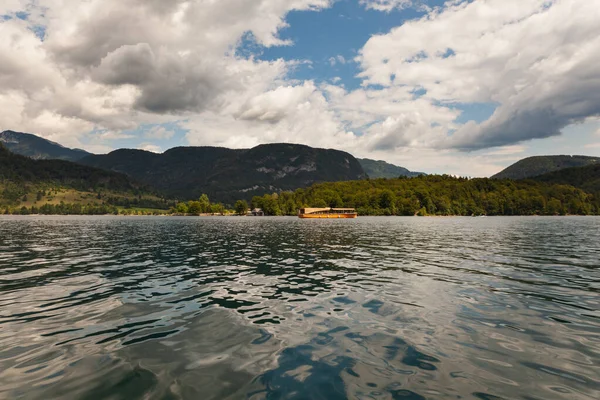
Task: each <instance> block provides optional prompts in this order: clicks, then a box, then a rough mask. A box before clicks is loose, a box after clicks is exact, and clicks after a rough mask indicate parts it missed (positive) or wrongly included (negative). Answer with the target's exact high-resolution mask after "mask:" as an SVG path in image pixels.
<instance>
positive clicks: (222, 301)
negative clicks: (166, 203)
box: [0, 216, 600, 400]
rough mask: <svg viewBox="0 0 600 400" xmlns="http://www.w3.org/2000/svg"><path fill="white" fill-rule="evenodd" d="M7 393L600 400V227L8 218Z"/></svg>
mask: <svg viewBox="0 0 600 400" xmlns="http://www.w3.org/2000/svg"><path fill="white" fill-rule="evenodd" d="M0 398H11V399H12V398H24V399H54V398H61V399H202V400H204V399H253V400H254V399H328V400H329V399H334V400H335V399H394V400H395V399H404V400H408V399H411V400H412V399H527V400H532V399H544V400H545V399H599V398H600V218H597V217H515V218H513V217H496V218H492V217H490V218H470V217H467V218H417V217H412V218H400V217H390V218H387V217H379V218H378V217H373V218H367V217H361V218H358V219H356V220H300V219H297V218H268V217H266V218H251V217H246V218H243V217H240V218H238V217H228V218H223V217H221V218H218V217H216V218H176V217H36V216H32V217H9V216H6V217H0Z"/></svg>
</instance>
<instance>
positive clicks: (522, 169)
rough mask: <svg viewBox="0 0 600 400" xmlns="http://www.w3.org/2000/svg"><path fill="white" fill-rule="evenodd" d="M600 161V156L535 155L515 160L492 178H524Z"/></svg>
mask: <svg viewBox="0 0 600 400" xmlns="http://www.w3.org/2000/svg"><path fill="white" fill-rule="evenodd" d="M599 162H600V157H588V156H536V157H529V158H525V159H523V160H520V161H517V162H516V163H515V164H513V165H511V166H509V167H508V168H506V169H504V170H503V171H501V172H499V173H497V174H496V175H494V176H492V178H493V179H507V178H508V179H526V178H531V177H534V176H538V175H543V174H547V173H549V172H554V171H559V170H561V169H565V168H573V167H583V166H586V165H591V164H595V163H599Z"/></svg>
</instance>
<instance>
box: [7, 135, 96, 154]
mask: <svg viewBox="0 0 600 400" xmlns="http://www.w3.org/2000/svg"><path fill="white" fill-rule="evenodd" d="M0 143H2V144H4V146H5V147H6V148H7V149H8V150H10V151H11V152H12V153H15V154H20V155H22V156H26V157H30V158H33V159H34V160H51V159H56V160H65V161H77V160H80V159H82V158H83V157H86V156H88V155H90V154H91V153H89V152H87V151H85V150H81V149H71V148H69V147H65V146H63V145H61V144H60V143H56V142H53V141H51V140H48V139H44V138H42V137H39V136H37V135H33V134H31V133H24V132H16V131H11V130H6V131H3V132H0Z"/></svg>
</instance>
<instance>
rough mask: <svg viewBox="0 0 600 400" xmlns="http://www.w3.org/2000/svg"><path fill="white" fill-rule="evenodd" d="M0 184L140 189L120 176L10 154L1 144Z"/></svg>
mask: <svg viewBox="0 0 600 400" xmlns="http://www.w3.org/2000/svg"><path fill="white" fill-rule="evenodd" d="M0 182H10V183H14V184H21V185H25V184H28V183H40V182H45V183H52V184H60V185H65V186H69V187H72V188H75V189H82V190H91V189H94V188H104V189H107V190H116V191H126V190H134V189H138V188H139V187H140V185H139V184H136V183H134V182H132V181H131V179H130V178H129V177H127V176H126V175H124V174H119V173H116V172H112V171H105V170H102V169H99V168H93V167H89V166H85V165H80V164H76V163H73V162H70V161H64V160H32V159H31V158H28V157H25V156H22V155H19V154H14V153H12V152H10V151H9V150H8V149H7V148H6V147H4V146H3V145H2V144H1V143H0Z"/></svg>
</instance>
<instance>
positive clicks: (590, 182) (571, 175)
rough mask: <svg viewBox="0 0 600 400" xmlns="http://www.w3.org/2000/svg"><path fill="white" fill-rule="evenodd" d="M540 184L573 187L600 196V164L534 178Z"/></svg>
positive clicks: (567, 169)
mask: <svg viewBox="0 0 600 400" xmlns="http://www.w3.org/2000/svg"><path fill="white" fill-rule="evenodd" d="M532 179H534V180H536V181H539V182H546V183H554V184H561V185H571V186H575V187H577V188H580V189H582V190H585V191H586V192H588V193H597V194H598V195H600V163H598V164H591V165H587V166H585V167H576V168H566V169H562V170H560V171H554V172H550V173H548V174H544V175H540V176H536V177H534V178H532Z"/></svg>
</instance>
